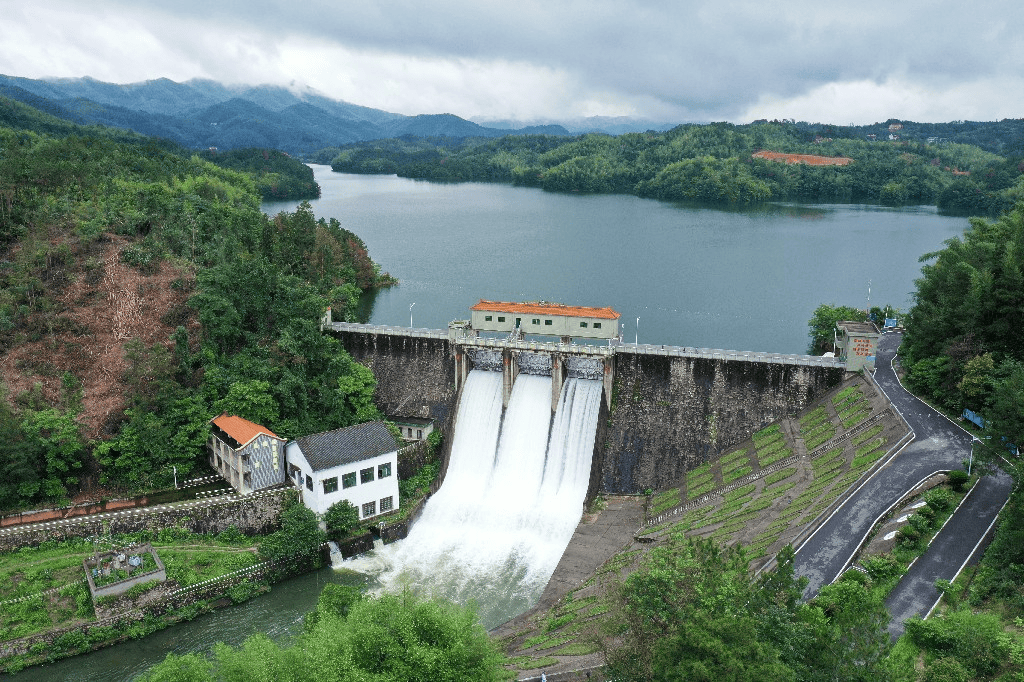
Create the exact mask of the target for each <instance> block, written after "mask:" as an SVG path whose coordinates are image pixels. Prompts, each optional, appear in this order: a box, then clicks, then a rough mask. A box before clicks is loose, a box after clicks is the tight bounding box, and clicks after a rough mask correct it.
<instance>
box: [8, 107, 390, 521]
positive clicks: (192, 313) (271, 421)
mask: <svg viewBox="0 0 1024 682" xmlns="http://www.w3.org/2000/svg"><path fill="white" fill-rule="evenodd" d="M7 106H8V108H9V109H10V111H12V112H16V114H17V118H18V120H20V121H22V123H23V124H24V125H26V126H31V127H32V128H37V129H42V130H46V131H47V132H44V133H39V132H35V131H34V130H29V129H26V128H20V129H14V128H7V127H4V128H0V248H2V249H3V251H4V255H3V264H2V268H0V287H2V288H0V348H2V349H3V350H4V351H5V352H7V351H11V350H12V349H15V348H17V347H18V346H20V345H21V344H25V343H40V342H45V343H46V344H47V345H46V346H45V348H46V349H47V350H45V351H44V352H45V353H46V354H47V355H51V356H52V363H53V364H56V365H58V366H59V362H63V361H65V360H68V359H69V358H73V356H79V360H80V362H79V366H84V364H87V363H88V362H89V360H88V355H89V352H90V350H89V348H88V338H89V335H90V334H91V333H92V332H90V331H89V330H86V329H82V328H80V327H81V326H82V325H81V323H78V322H74V321H73V320H71V319H70V318H69V317H68V316H67V314H66V313H67V312H68V311H69V310H70V309H69V306H68V304H69V303H70V301H68V300H66V299H65V298H64V296H65V294H66V292H67V291H68V290H69V287H71V286H72V285H73V284H76V283H85V285H87V286H86V290H85V293H84V295H83V296H82V297H81V298H80V299H79V300H76V301H74V302H73V303H74V305H73V307H74V308H78V307H81V306H85V307H89V306H99V307H97V308H96V310H97V314H99V313H100V312H102V311H103V310H106V309H105V308H103V307H102V306H103V305H106V298H107V294H106V293H104V290H103V287H102V286H101V285H102V283H103V282H104V279H105V278H107V277H110V276H112V272H111V268H112V267H113V266H114V265H117V267H118V268H120V267H121V266H124V267H125V268H128V269H130V270H134V271H137V272H140V273H154V272H170V273H177V276H176V278H173V277H174V276H173V274H172V275H171V277H172V278H173V281H172V282H171V284H170V287H171V288H172V289H175V290H177V291H180V292H182V294H183V295H186V294H187V295H188V298H187V300H188V304H187V306H182V307H181V308H180V309H175V310H170V311H167V313H166V315H165V316H164V318H163V321H164V322H167V321H170V322H171V323H172V328H173V325H175V324H176V325H177V330H176V331H174V333H173V338H171V339H166V340H165V341H163V342H157V343H150V344H146V343H143V342H142V341H140V340H138V339H114V340H115V341H116V342H117V343H121V344H123V345H124V353H125V357H126V359H127V365H128V371H127V372H126V373H125V374H124V375H123V376H116V377H112V379H111V380H113V381H117V382H121V383H122V384H123V394H124V405H123V408H122V409H121V410H118V411H114V412H112V413H111V415H110V416H109V417H108V419H107V421H106V423H105V425H104V429H103V434H102V437H101V438H100V439H99V440H98V441H92V442H90V440H89V439H87V438H86V437H85V436H84V434H83V430H82V426H81V424H80V422H79V415H80V412H81V410H82V405H83V401H88V400H89V398H90V396H89V395H87V394H86V395H83V391H82V382H81V380H80V378H79V377H77V376H75V374H74V372H70V371H65V372H64V373H63V376H62V380H61V390H60V391H59V395H56V394H54V393H53V392H52V391H51V392H49V393H48V392H46V391H43V390H35V389H34V390H28V391H24V392H21V393H19V394H17V395H11V396H8V398H9V399H10V400H6V401H0V429H2V431H3V435H4V439H3V449H4V455H5V457H4V460H3V465H2V466H3V474H4V475H3V477H2V481H0V509H9V508H11V507H17V506H19V505H26V504H32V503H37V502H39V501H40V500H44V499H45V500H52V501H59V500H61V499H65V498H66V497H67V496H68V495H70V494H71V493H73V492H74V491H75V490H76V488H77V487H78V485H79V483H80V480H81V476H82V475H83V474H84V473H86V472H88V473H89V474H90V475H94V476H95V475H98V476H99V479H100V480H102V481H105V482H106V483H108V484H116V485H119V486H123V487H127V488H130V489H143V488H149V487H152V486H158V485H163V484H167V483H169V482H170V476H171V475H172V469H171V466H172V465H173V466H176V467H177V469H178V475H179V476H182V475H185V474H187V473H188V471H189V470H191V469H192V468H193V467H194V466H196V464H197V462H199V461H200V460H201V459H202V456H203V455H202V449H203V448H202V445H203V443H204V441H205V439H206V434H207V429H208V425H207V422H208V420H209V419H210V418H211V417H212V416H215V415H216V414H218V413H220V412H222V411H228V412H232V413H235V414H238V415H240V416H243V417H245V418H248V419H251V420H253V421H256V422H258V423H262V424H264V425H266V426H268V427H269V428H271V429H273V430H274V431H275V432H277V433H278V434H279V435H281V436H283V437H286V438H287V437H293V436H297V435H302V434H306V433H313V432H317V431H322V430H327V429H332V428H338V427H341V426H346V425H349V424H353V423H356V422H359V421H364V420H367V419H370V418H374V417H377V416H378V415H377V412H376V409H375V407H374V404H373V400H372V394H373V389H374V383H375V382H374V379H373V376H372V374H370V372H369V370H367V369H365V368H363V367H361V366H360V365H358V364H356V363H354V362H353V361H352V360H351V359H350V358H349V356H348V355H347V354H346V353H345V352H344V350H343V349H342V348H341V347H340V346H339V345H338V343H337V342H336V341H334V340H332V339H331V338H330V337H328V336H326V335H324V334H322V333H320V331H319V328H318V321H319V318H320V316H321V314H322V313H323V311H324V309H325V308H326V307H327V306H328V305H330V306H332V307H333V310H334V312H335V315H339V316H342V317H346V316H348V317H351V316H352V315H354V314H355V309H356V305H357V303H358V300H359V297H360V295H361V294H362V293H363V292H365V291H367V290H370V289H372V288H374V287H378V286H381V285H384V284H387V283H388V282H389V281H390V280H389V278H388V277H387V276H386V275H381V274H380V273H379V271H378V269H377V266H376V265H375V264H374V263H373V262H372V261H371V260H370V259H369V257H368V255H367V253H366V248H365V245H364V244H363V242H362V241H361V240H360V239H359V238H358V237H357V236H356V235H354V234H352V233H351V232H348V231H346V230H344V229H342V228H341V227H340V225H339V224H338V223H337V221H335V220H331V221H329V222H328V221H324V220H317V219H316V218H315V217H314V216H313V213H312V211H311V209H310V208H309V206H308V204H306V205H303V206H301V207H300V208H299V210H298V211H297V212H295V213H293V214H281V215H278V216H276V217H273V218H268V217H266V216H264V215H263V214H262V213H261V212H260V208H259V205H260V195H259V194H258V192H257V191H256V186H255V184H254V181H253V179H252V177H251V176H249V175H247V174H243V173H239V172H236V171H232V170H228V169H224V168H220V167H218V166H215V165H213V164H211V163H208V162H206V161H203V160H202V159H200V158H199V157H198V156H191V157H188V156H183V155H181V154H178V153H175V151H174V150H173V149H171V148H168V147H167V146H166V145H163V144H160V143H157V142H154V141H152V140H146V139H142V138H138V139H135V138H128V139H126V138H125V136H124V135H123V134H122V133H120V132H117V131H114V132H109V133H108V132H107V131H102V130H98V129H82V128H68V127H66V126H65V125H64V124H62V123H61V122H58V121H55V120H54V119H51V118H49V117H46V116H45V115H42V114H39V113H38V112H33V111H31V110H29V109H28V108H27V107H24V106H23V105H17V104H11V103H7ZM12 117H13V115H12V116H9V117H8V118H12ZM111 249H113V251H111ZM110 253H114V254H115V255H114V256H109V254H110ZM111 258H113V259H114V260H113V261H112V260H110V259H111ZM167 268H169V270H167ZM140 286H141V285H140ZM92 293H95V294H99V296H92V295H91V294H92ZM132 293H133V292H130V291H129V292H128V293H127V295H131V294H132ZM142 294H144V292H143V291H141V290H140V291H139V292H137V295H142ZM196 322H198V323H199V324H198V325H197V324H196ZM69 334H70V335H72V336H74V335H77V337H76V339H77V338H81V339H82V341H77V340H76V341H75V342H74V343H70V342H67V341H66V339H67V337H68V335H69ZM62 348H63V350H61V349H62ZM40 360H42V358H40ZM43 364H44V365H47V364H50V363H45V362H44V363H43ZM35 371H36V372H45V371H49V372H51V373H52V372H53V371H54V370H53V368H52V367H49V368H47V367H38V366H37V367H36V370H35Z"/></svg>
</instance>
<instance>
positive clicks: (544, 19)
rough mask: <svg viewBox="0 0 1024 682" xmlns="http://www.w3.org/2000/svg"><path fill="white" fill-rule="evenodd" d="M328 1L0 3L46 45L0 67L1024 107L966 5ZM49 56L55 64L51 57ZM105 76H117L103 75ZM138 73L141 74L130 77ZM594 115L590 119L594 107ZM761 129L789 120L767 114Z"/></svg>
mask: <svg viewBox="0 0 1024 682" xmlns="http://www.w3.org/2000/svg"><path fill="white" fill-rule="evenodd" d="M7 5H10V7H9V8H8V7H7ZM346 5H348V4H347V3H346V4H345V5H339V4H338V3H336V2H328V1H325V0H314V1H311V2H302V3H294V2H290V3H282V2H272V1H270V0H262V1H259V2H212V3H211V2H208V1H207V2H199V1H198V0H178V1H176V2H174V3H164V2H159V3H158V2H155V1H151V0H139V1H132V2H129V1H127V0H96V1H95V2H90V3H88V4H86V3H76V2H61V0H55V3H54V4H52V5H51V6H50V14H49V15H47V16H48V17H51V18H50V19H49V21H48V22H47V23H46V25H41V24H40V22H38V21H37V22H35V24H33V17H36V18H38V16H39V15H33V14H32V13H30V12H28V11H20V12H19V11H18V10H17V8H18V7H20V6H21V3H14V2H7V1H5V0H0V9H5V10H6V9H11V10H12V12H11V13H10V14H8V13H7V12H6V11H5V12H4V16H5V17H7V16H10V17H13V25H14V26H15V27H16V28H14V29H11V28H9V29H8V32H7V33H6V34H5V33H4V29H3V28H0V38H4V39H5V40H4V41H0V44H4V43H8V41H9V40H12V39H14V38H12V37H11V36H14V35H24V36H27V39H29V40H30V39H32V38H33V37H35V38H36V40H38V41H47V40H49V41H52V40H54V39H55V37H56V38H59V44H57V45H54V47H53V49H52V50H51V51H50V52H48V53H47V52H43V51H41V50H39V49H38V47H36V48H31V47H25V49H24V51H23V52H24V53H23V54H22V55H21V59H18V54H16V52H17V51H18V49H19V46H18V45H10V44H8V47H7V48H6V49H5V48H3V47H0V71H3V72H10V70H11V69H12V68H14V67H17V66H20V65H24V64H26V63H28V64H31V65H33V66H34V67H35V68H37V69H42V68H45V67H47V66H49V67H50V68H55V69H63V70H64V71H65V72H62V73H56V72H54V73H51V74H50V75H70V76H75V75H92V76H95V77H98V78H100V77H105V78H107V79H112V80H121V81H122V82H123V81H124V80H132V79H135V80H138V79H141V78H154V77H160V76H168V77H172V78H179V79H180V78H187V77H190V75H191V76H209V77H214V78H218V79H222V80H235V81H247V82H262V81H268V82H286V81H290V80H296V81H306V82H310V83H311V84H314V85H315V86H317V87H320V88H321V89H324V90H325V92H326V93H327V94H329V95H332V96H336V97H341V98H345V99H350V100H352V101H358V102H359V103H367V104H370V105H372V106H382V107H383V108H389V107H388V105H387V104H386V103H387V102H388V101H390V102H393V104H392V106H391V107H390V108H392V110H403V107H408V106H420V107H425V109H420V111H424V110H429V111H453V113H460V114H462V115H491V116H503V115H510V114H512V113H515V115H524V116H534V117H544V116H545V115H547V116H565V115H570V114H573V113H576V114H580V113H584V112H583V111H582V110H584V109H586V110H587V111H586V113H591V114H593V113H609V114H613V115H614V114H621V113H632V114H635V115H649V116H656V117H671V118H675V119H677V120H680V119H689V120H742V119H743V117H744V116H748V115H754V114H753V113H752V112H754V111H755V110H757V111H760V110H759V109H758V107H761V106H765V105H766V104H767V105H771V106H775V107H778V108H779V109H787V108H788V107H789V106H790V105H792V106H796V105H797V104H800V106H802V107H803V108H804V109H805V110H807V109H808V108H810V109H814V108H815V107H814V106H809V103H811V104H813V102H814V98H816V100H817V101H818V104H819V105H827V101H826V100H822V99H821V98H822V97H825V98H826V99H827V98H828V97H832V98H833V99H834V102H835V105H836V106H841V105H842V106H846V107H854V108H855V110H852V111H836V112H834V115H833V116H832V117H831V120H834V121H837V122H838V121H847V120H848V119H850V120H855V119H856V118H861V119H862V120H865V119H864V117H867V118H869V119H871V120H882V119H884V118H887V117H889V116H902V117H907V118H912V117H914V115H915V114H916V115H917V116H918V117H920V116H921V115H923V114H924V112H930V113H929V115H932V116H936V115H938V116H945V118H947V119H953V118H963V117H965V116H964V115H963V114H958V112H957V103H956V98H955V97H954V94H955V93H958V92H959V93H971V96H972V97H974V98H978V97H982V96H985V97H989V98H991V101H986V102H981V101H977V100H976V99H975V100H972V101H964V102H961V103H960V105H959V106H960V109H961V110H963V111H977V110H982V111H989V112H991V113H990V114H989V115H988V116H987V118H999V117H1005V116H1009V115H1016V116H1019V115H1021V114H1019V113H1018V114H1012V113H1011V112H1013V111H1015V110H1016V111H1019V110H1020V107H1021V106H1022V104H1024V102H1022V101H1021V99H1020V98H1021V95H1017V94H1014V93H1016V92H1019V90H1020V88H1019V85H1020V78H1021V74H1024V69H1022V66H1024V46H1022V44H1021V41H1020V40H1019V39H1018V38H1017V37H1016V36H1015V35H1013V29H1012V27H1013V26H1015V25H1019V23H1020V22H1019V21H1016V20H1018V19H1020V18H1021V14H1022V10H1021V9H1019V5H1018V3H1016V2H1011V1H1009V0H1005V1H1004V0H991V1H983V2H980V3H975V4H974V5H971V6H969V7H968V6H964V5H963V4H962V3H958V4H956V5H954V4H953V3H952V2H948V1H945V0H943V1H940V2H924V1H923V0H914V1H910V2H903V3H891V2H884V3H883V2H878V1H869V2H866V3H865V2H857V3H853V2H842V3H821V2H805V1H803V0H798V1H788V2H774V3H765V2H747V1H745V0H724V1H717V2H716V1H712V0H698V1H693V2H643V1H641V0H627V1H617V2H611V1H608V0H589V1H587V2H551V1H550V0H548V1H547V2H539V1H536V0H523V1H522V2H516V3H508V2H481V1H480V0H475V1H471V0H442V1H439V2H430V3H424V2H422V0H419V1H418V2H413V1H407V0H393V1H391V2H368V3H351V6H346ZM60 16H65V17H67V18H68V20H67V21H66V22H62V21H60V19H59V17H60ZM52 17H57V18H52ZM83 18H87V19H89V20H83ZM19 22H23V23H24V25H23V26H19V25H18V23H19ZM5 23H8V25H9V26H10V25H11V22H5ZM103 24H109V25H111V26H122V27H124V28H123V29H122V35H125V37H126V38H127V40H126V41H125V42H127V43H128V44H129V45H130V46H131V50H132V51H133V54H134V55H135V59H131V58H130V57H126V56H125V54H124V52H125V50H124V49H123V46H121V45H119V44H118V42H119V41H116V40H112V38H111V37H110V35H105V34H104V32H103V30H102V29H101V28H97V27H98V26H101V25H103ZM15 40H16V39H15ZM37 45H38V43H37ZM61 50H63V51H64V55H65V56H66V55H73V58H70V59H68V58H62V55H61ZM303 60H305V61H304V62H303ZM73 62H77V63H79V64H81V67H80V68H89V67H92V68H94V69H98V68H102V65H105V66H106V68H105V69H103V70H104V71H105V74H100V73H96V72H77V73H76V72H70V69H72V68H73V64H72V63H73ZM8 64H10V66H8ZM172 67H173V68H172ZM23 68H25V67H23ZM160 69H164V71H160ZM167 69H172V70H173V71H174V73H168V72H167ZM118 72H120V73H124V74H125V76H124V77H123V78H121V79H116V78H113V77H112V76H111V74H115V73H118ZM140 72H145V73H147V74H148V75H144V76H141V78H140V76H138V75H135V74H138V73H140ZM186 74H187V75H186ZM11 75H30V76H35V75H43V74H41V73H35V74H30V73H24V72H15V73H13V74H11ZM261 75H262V76H263V78H262V79H261V78H260V76H261ZM1000 84H1001V85H1000ZM389 90H390V92H389ZM1000 91H1001V94H1000ZM901 92H902V93H904V94H906V93H915V94H916V95H919V96H920V97H925V98H932V100H933V101H915V100H913V99H911V100H906V101H904V102H903V103H902V104H900V107H902V109H904V111H885V110H883V109H884V107H892V106H893V105H894V103H896V102H900V100H901V96H900V93H901ZM853 93H862V94H863V93H869V95H870V93H874V94H873V95H870V96H871V97H873V98H874V99H875V100H876V101H875V102H872V101H857V100H854V99H853ZM368 100H372V101H368ZM844 102H845V104H843V103H844ZM873 105H874V109H873V108H872V107H873ZM940 105H941V106H940ZM460 107H461V108H460ZM602 107H603V108H605V109H606V111H600V110H597V111H595V110H594V109H601V108H602ZM517 112H518V113H517ZM942 112H946V113H945V114H943V113H942ZM403 113H418V112H417V111H403ZM777 116H779V117H783V116H785V117H802V116H800V115H799V113H795V112H791V111H782V110H780V111H779V112H778V114H777ZM872 117H873V118H872Z"/></svg>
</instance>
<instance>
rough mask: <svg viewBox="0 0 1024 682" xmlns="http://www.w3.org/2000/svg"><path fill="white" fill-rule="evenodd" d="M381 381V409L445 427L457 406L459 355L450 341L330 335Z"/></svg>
mask: <svg viewBox="0 0 1024 682" xmlns="http://www.w3.org/2000/svg"><path fill="white" fill-rule="evenodd" d="M327 333H330V334H331V335H332V336H334V337H335V338H337V339H339V340H340V341H341V344H342V346H344V348H345V350H347V351H348V352H349V354H350V355H351V356H352V357H353V359H355V360H356V362H359V363H361V364H363V365H366V366H367V367H369V368H370V369H371V370H372V371H373V375H374V376H375V377H376V378H377V392H376V393H375V394H374V398H375V399H376V402H377V406H378V407H379V408H380V409H381V410H383V411H384V412H385V413H386V414H388V415H401V416H405V417H430V418H432V419H434V422H435V423H436V424H445V423H447V422H448V419H449V418H450V417H453V416H454V415H452V414H451V413H452V408H453V407H454V404H455V355H454V352H453V349H452V344H451V342H449V341H448V339H437V338H417V337H411V336H399V335H390V334H373V333H363V332H348V331H343V332H333V331H332V332H327Z"/></svg>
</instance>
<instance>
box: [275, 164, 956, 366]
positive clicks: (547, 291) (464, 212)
mask: <svg viewBox="0 0 1024 682" xmlns="http://www.w3.org/2000/svg"><path fill="white" fill-rule="evenodd" d="M313 169H314V172H315V175H316V180H317V182H319V183H320V186H321V188H322V192H323V195H322V198H320V199H317V200H313V201H311V202H310V204H311V205H312V207H313V212H314V213H315V214H316V215H317V216H319V217H323V218H332V217H333V218H337V219H338V221H340V222H341V225H342V227H345V228H346V229H348V230H351V231H352V232H354V233H356V234H357V235H359V236H360V237H361V238H362V239H363V241H365V242H366V246H367V249H368V251H369V253H370V257H371V258H373V260H374V261H375V262H377V263H379V264H380V266H381V269H382V270H384V271H387V272H390V273H391V274H392V275H394V276H395V277H397V278H398V279H399V281H400V284H399V285H398V286H396V287H393V288H391V289H387V290H384V291H381V292H380V293H379V294H378V295H377V296H376V300H375V301H374V303H373V308H372V314H371V315H370V317H369V320H367V321H369V322H371V323H374V324H389V325H401V326H408V325H409V317H410V309H409V307H410V306H411V305H412V306H413V307H412V311H411V312H412V318H413V320H412V323H413V326H415V327H429V328H435V329H443V328H446V327H447V325H448V322H449V321H451V320H453V319H462V318H465V317H468V315H469V307H470V306H471V305H473V304H474V303H476V302H477V301H478V300H479V299H481V298H486V299H490V300H498V301H537V300H544V301H552V302H556V303H564V304H566V305H585V306H598V307H601V306H611V307H613V308H614V309H615V310H616V311H618V312H619V313H620V314H621V315H622V319H621V323H622V326H623V335H624V339H623V340H624V341H626V342H629V343H632V342H633V341H634V340H636V339H637V338H639V341H640V343H650V344H666V345H677V346H694V347H698V348H722V349H729V350H743V351H766V352H775V353H804V352H806V351H807V343H808V337H807V321H808V320H809V319H810V318H811V315H812V313H813V312H814V309H815V308H817V307H818V306H819V305H820V304H822V303H828V304H834V305H849V306H853V307H857V308H864V307H867V304H868V290H869V283H870V301H871V305H877V306H884V305H886V304H891V305H893V306H895V307H896V308H898V309H900V310H903V311H905V310H906V309H908V308H909V307H910V305H911V301H910V294H911V292H912V291H913V289H914V279H915V278H917V277H918V276H919V274H920V264H919V263H918V258H920V256H921V255H923V254H925V253H929V252H933V251H936V250H938V249H940V248H942V242H943V241H944V240H946V239H948V238H950V237H953V236H957V235H959V234H961V233H962V232H963V230H964V229H965V228H966V227H967V225H968V223H967V219H966V218H954V217H948V216H941V215H938V213H937V212H936V210H935V208H934V207H910V208H901V209H891V208H884V207H878V206H863V205H846V204H842V205H813V206H811V205H795V204H793V205H791V204H784V205H780V204H769V205H765V206H759V207H756V208H750V209H736V210H721V209H715V208H702V207H692V206H681V205H677V204H671V203H665V202H660V201H654V200H651V199H639V198H637V197H631V196H624V195H585V194H556V193H551V192H544V191H543V190H539V189H533V188H523V187H512V186H509V185H501V184H487V183H458V184H440V183H431V182H426V181H420V180H408V179H405V178H399V177H396V176H387V175H347V174H340V173H334V172H332V171H331V169H330V167H329V166H313ZM297 203H298V202H294V201H293V202H276V203H268V204H264V211H266V212H268V213H277V212H278V211H291V210H294V209H295V206H296V205H297ZM413 304H415V305H413ZM638 317H639V318H640V322H639V325H638V324H637V321H636V319H637V318H638Z"/></svg>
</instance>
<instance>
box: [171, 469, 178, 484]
mask: <svg viewBox="0 0 1024 682" xmlns="http://www.w3.org/2000/svg"><path fill="white" fill-rule="evenodd" d="M171 469H173V470H174V489H175V490H177V489H178V467H176V466H175V465H173V464H172V465H171Z"/></svg>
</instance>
